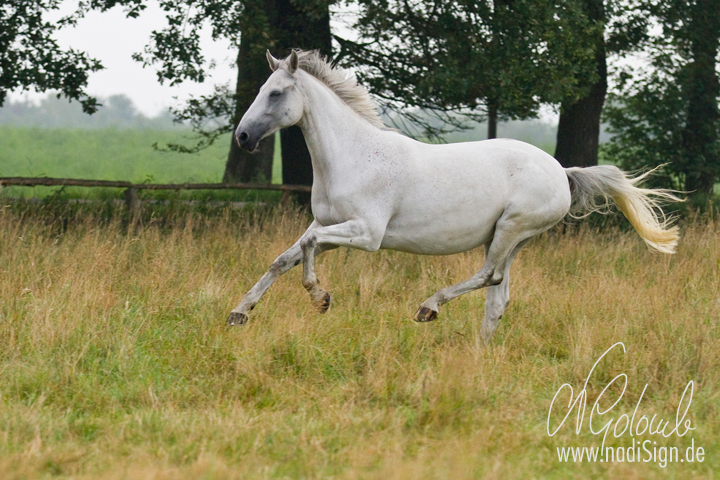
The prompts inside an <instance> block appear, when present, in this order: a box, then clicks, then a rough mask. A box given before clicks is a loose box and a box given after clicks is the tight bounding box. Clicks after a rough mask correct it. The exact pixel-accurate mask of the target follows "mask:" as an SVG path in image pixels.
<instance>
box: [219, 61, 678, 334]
mask: <svg viewBox="0 0 720 480" xmlns="http://www.w3.org/2000/svg"><path fill="white" fill-rule="evenodd" d="M267 59H268V62H269V64H270V68H271V69H272V71H273V73H272V75H270V78H269V79H268V80H267V82H266V83H265V85H263V86H262V88H261V89H260V92H259V93H258V95H257V98H256V99H255V101H254V102H253V104H252V105H251V106H250V108H249V109H248V110H247V112H246V113H245V115H244V116H243V118H242V120H241V121H240V124H239V125H238V127H237V130H236V132H235V136H236V139H237V141H238V142H239V143H240V145H241V146H242V147H243V148H245V149H247V150H249V151H253V150H255V148H256V147H257V145H258V142H259V141H260V140H261V139H262V138H264V137H267V136H268V135H272V134H273V133H275V132H276V131H278V130H280V129H281V128H284V127H289V126H291V125H299V126H300V128H301V129H302V131H303V135H304V136H305V141H306V142H307V146H308V148H309V150H310V154H311V156H312V168H313V176H314V178H313V186H312V213H313V216H314V221H313V222H312V224H311V225H310V226H309V227H308V229H307V231H306V232H305V233H304V234H303V235H302V236H301V237H300V239H299V240H298V241H297V242H296V243H295V244H294V245H293V246H292V247H290V248H289V249H288V250H287V251H285V252H284V253H283V254H282V255H280V256H279V257H277V259H276V260H275V261H274V262H273V263H272V264H271V265H270V268H269V269H268V270H267V273H265V275H263V277H262V278H261V279H260V280H259V281H258V282H257V284H256V285H255V286H254V287H253V288H252V289H251V290H250V291H249V292H248V293H247V294H246V295H245V297H244V298H243V299H242V302H240V305H238V306H237V307H236V308H235V309H234V310H233V311H232V312H231V313H230V316H229V318H228V320H227V323H228V324H229V325H236V324H243V323H245V322H246V321H247V319H248V313H249V312H250V310H252V309H253V307H254V306H255V305H256V304H257V303H258V301H259V300H260V298H261V297H262V295H263V294H264V293H265V291H266V290H267V289H268V288H269V287H270V285H272V283H273V282H274V281H275V280H276V279H277V278H278V277H279V276H280V275H282V274H284V273H285V272H287V271H288V270H290V269H291V268H293V267H294V266H296V265H299V264H300V263H301V262H302V264H303V275H302V283H303V286H304V287H305V288H306V289H307V290H308V292H309V293H310V298H311V299H312V301H313V302H314V303H315V304H316V306H317V308H318V309H319V311H320V312H322V313H324V312H325V311H327V309H328V307H329V306H330V295H329V294H328V292H327V291H325V290H324V289H322V288H321V287H320V286H319V285H318V280H317V277H316V276H315V268H314V260H315V256H316V255H318V254H319V253H321V252H323V251H326V250H330V249H333V248H337V247H340V246H343V247H352V248H358V249H361V250H365V251H368V252H373V251H376V250H378V249H380V248H389V249H393V250H400V251H403V252H410V253H416V254H423V255H447V254H454V253H459V252H465V251H467V250H470V249H473V248H476V247H479V246H480V245H483V246H484V247H485V253H486V256H485V263H484V265H483V266H482V268H481V269H480V271H479V272H478V273H477V274H476V275H474V276H473V277H472V278H470V279H468V280H465V281H464V282H460V283H458V284H456V285H452V286H449V287H446V288H443V289H441V290H439V291H438V292H437V293H435V294H434V295H433V296H431V297H430V298H428V299H427V300H425V301H424V302H423V303H422V304H421V305H420V308H419V309H418V310H417V313H416V314H415V320H416V321H418V322H429V321H431V320H434V319H435V318H436V317H437V314H438V309H439V308H440V307H441V306H442V305H443V304H445V303H447V302H449V301H450V300H452V299H453V298H455V297H457V296H459V295H462V294H464V293H467V292H470V291H472V290H477V289H479V288H485V287H486V288H487V299H486V302H485V318H484V320H483V323H482V336H483V338H484V339H485V340H486V341H489V340H490V338H491V337H492V335H493V333H494V332H495V329H496V328H497V325H498V322H499V320H500V317H501V315H502V313H503V311H504V310H505V308H506V306H507V304H508V302H509V300H510V293H509V282H510V278H509V271H510V264H511V263H512V261H513V258H514V257H515V255H517V253H518V252H519V251H520V249H522V248H523V246H525V244H527V242H528V241H529V240H530V239H531V238H532V237H534V236H536V235H538V234H540V233H542V232H544V231H546V230H547V229H549V228H550V227H552V226H553V225H555V224H556V223H558V222H559V221H560V220H562V219H563V218H564V217H565V216H566V215H568V213H571V214H581V213H582V212H590V211H606V209H605V208H604V207H606V205H607V203H608V202H609V201H610V199H612V200H613V201H614V202H615V204H616V205H617V207H618V208H619V209H620V210H621V211H622V212H623V213H624V214H625V216H626V217H627V218H628V220H629V221H630V223H631V224H632V225H633V226H634V227H635V229H636V230H637V232H638V233H639V234H640V236H641V237H642V238H643V240H645V242H646V243H647V244H648V245H649V246H650V247H651V248H653V249H655V250H658V251H660V252H664V253H673V252H674V250H675V246H676V244H677V241H678V231H677V227H673V226H670V225H669V224H668V223H669V222H668V221H667V220H666V219H665V216H664V215H663V213H662V211H661V210H659V208H658V201H659V200H663V199H665V200H678V199H677V198H676V197H674V196H673V195H672V194H671V193H669V192H667V191H664V190H649V189H643V188H638V187H636V186H635V185H636V184H637V183H638V182H640V181H641V180H642V179H643V178H644V177H645V175H642V176H639V177H636V178H631V177H629V176H627V175H626V174H625V173H623V172H622V171H620V170H619V169H618V168H616V167H614V166H607V165H603V166H597V167H589V168H567V169H564V168H562V167H561V166H560V164H559V163H558V162H557V160H555V159H554V158H553V157H551V156H550V155H548V154H547V153H545V152H543V151H542V150H540V149H538V148H536V147H534V146H532V145H529V144H527V143H523V142H520V141H516V140H509V139H495V140H485V141H480V142H469V143H456V144H449V145H428V144H424V143H421V142H417V141H415V140H413V139H410V138H408V137H405V136H403V135H402V134H400V133H398V132H396V131H394V130H391V129H388V128H386V127H385V126H384V125H383V123H382V121H381V119H380V117H379V115H378V113H377V106H376V104H375V103H374V102H373V101H372V100H371V98H370V97H369V95H368V93H367V91H366V90H365V89H364V88H363V87H361V86H359V85H358V84H357V82H356V81H355V79H354V77H352V76H349V75H347V74H346V73H345V72H344V71H343V70H340V69H337V68H333V67H331V66H330V65H329V64H328V63H327V62H326V61H325V60H324V59H323V58H322V57H320V56H319V54H318V53H317V52H302V51H293V52H292V53H291V54H290V56H289V57H287V58H286V59H284V60H278V59H276V58H274V57H273V56H272V55H271V54H270V52H268V53H267ZM646 175H647V174H646Z"/></svg>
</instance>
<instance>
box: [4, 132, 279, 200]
mask: <svg viewBox="0 0 720 480" xmlns="http://www.w3.org/2000/svg"><path fill="white" fill-rule="evenodd" d="M191 136H192V132H191V131H189V130H183V129H178V130H173V131H168V130H131V129H100V130H82V129H46V128H34V127H13V126H5V125H2V126H0V177H15V176H17V177H64V178H85V179H91V180H127V181H131V182H136V183H142V182H151V183H183V182H198V183H203V182H209V183H213V182H220V181H221V180H222V176H223V172H224V170H225V162H226V161H227V152H228V148H229V145H230V137H229V136H228V137H227V138H226V139H224V138H223V139H220V140H218V141H217V142H216V143H215V144H213V145H212V146H211V147H209V148H207V149H206V150H203V151H201V152H199V153H196V154H186V153H176V152H168V151H159V150H156V149H154V148H153V147H152V145H153V143H155V142H157V143H158V144H159V145H161V146H162V145H165V144H167V143H183V144H185V145H191V144H192V139H191ZM276 146H277V155H276V161H275V164H276V165H275V167H274V169H273V179H272V180H273V182H275V183H281V182H282V172H281V168H282V167H281V161H280V154H279V142H277V145H276ZM58 192H60V187H34V188H32V189H30V188H19V187H14V188H13V187H10V188H6V189H5V192H4V195H5V196H8V197H36V198H44V197H47V196H49V195H56V196H57V195H58ZM143 195H146V196H149V197H162V196H165V197H167V196H168V193H167V192H161V193H159V194H158V193H148V192H143ZM169 195H171V196H172V195H173V193H170V194H169ZM266 195H267V194H266ZM273 195H274V194H272V193H271V194H270V197H272V196H273ZM184 196H185V197H193V198H203V197H212V198H218V199H245V197H246V195H245V194H243V193H242V192H229V191H214V192H203V193H200V194H198V193H197V192H196V193H194V194H188V193H187V192H185V194H184ZM276 196H277V195H276ZM61 197H63V198H111V197H115V198H122V190H120V189H102V188H100V189H99V188H64V189H63V190H62V193H61Z"/></svg>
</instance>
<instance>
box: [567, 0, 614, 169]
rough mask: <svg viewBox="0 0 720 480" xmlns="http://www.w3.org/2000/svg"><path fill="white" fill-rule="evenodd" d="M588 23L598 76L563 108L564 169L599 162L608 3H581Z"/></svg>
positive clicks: (586, 0)
mask: <svg viewBox="0 0 720 480" xmlns="http://www.w3.org/2000/svg"><path fill="white" fill-rule="evenodd" d="M580 5H581V7H582V10H583V12H584V13H585V15H586V16H587V18H588V20H589V21H590V22H592V23H593V24H594V25H595V26H596V28H595V29H591V30H590V31H589V33H590V37H589V40H590V41H591V43H592V46H593V51H594V62H595V76H594V78H593V80H592V81H591V83H590V84H589V88H588V89H587V93H586V94H585V95H583V96H582V97H580V98H573V97H569V98H564V99H563V101H562V103H561V105H560V120H559V122H558V131H557V142H556V144H555V158H556V159H557V160H558V161H559V162H560V163H561V164H562V166H564V167H587V166H591V165H597V163H598V140H599V138H600V115H601V113H602V109H603V105H604V104H605V95H606V93H607V58H606V55H607V53H606V47H605V22H606V16H605V0H580Z"/></svg>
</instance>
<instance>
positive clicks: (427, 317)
mask: <svg viewBox="0 0 720 480" xmlns="http://www.w3.org/2000/svg"><path fill="white" fill-rule="evenodd" d="M437 316H438V312H437V311H436V310H432V309H430V308H428V307H422V306H421V307H420V308H418V311H417V312H415V317H414V318H413V320H415V321H416V322H420V323H424V322H432V321H433V320H435V319H436V318H437Z"/></svg>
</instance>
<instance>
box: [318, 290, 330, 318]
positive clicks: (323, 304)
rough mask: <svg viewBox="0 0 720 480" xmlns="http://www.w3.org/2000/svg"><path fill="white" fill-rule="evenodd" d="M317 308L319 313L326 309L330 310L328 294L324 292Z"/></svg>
mask: <svg viewBox="0 0 720 480" xmlns="http://www.w3.org/2000/svg"><path fill="white" fill-rule="evenodd" d="M317 307H318V312H320V313H325V312H327V311H328V308H330V294H329V293H328V292H325V295H323V297H322V299H320V301H319V302H318V304H317Z"/></svg>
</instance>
